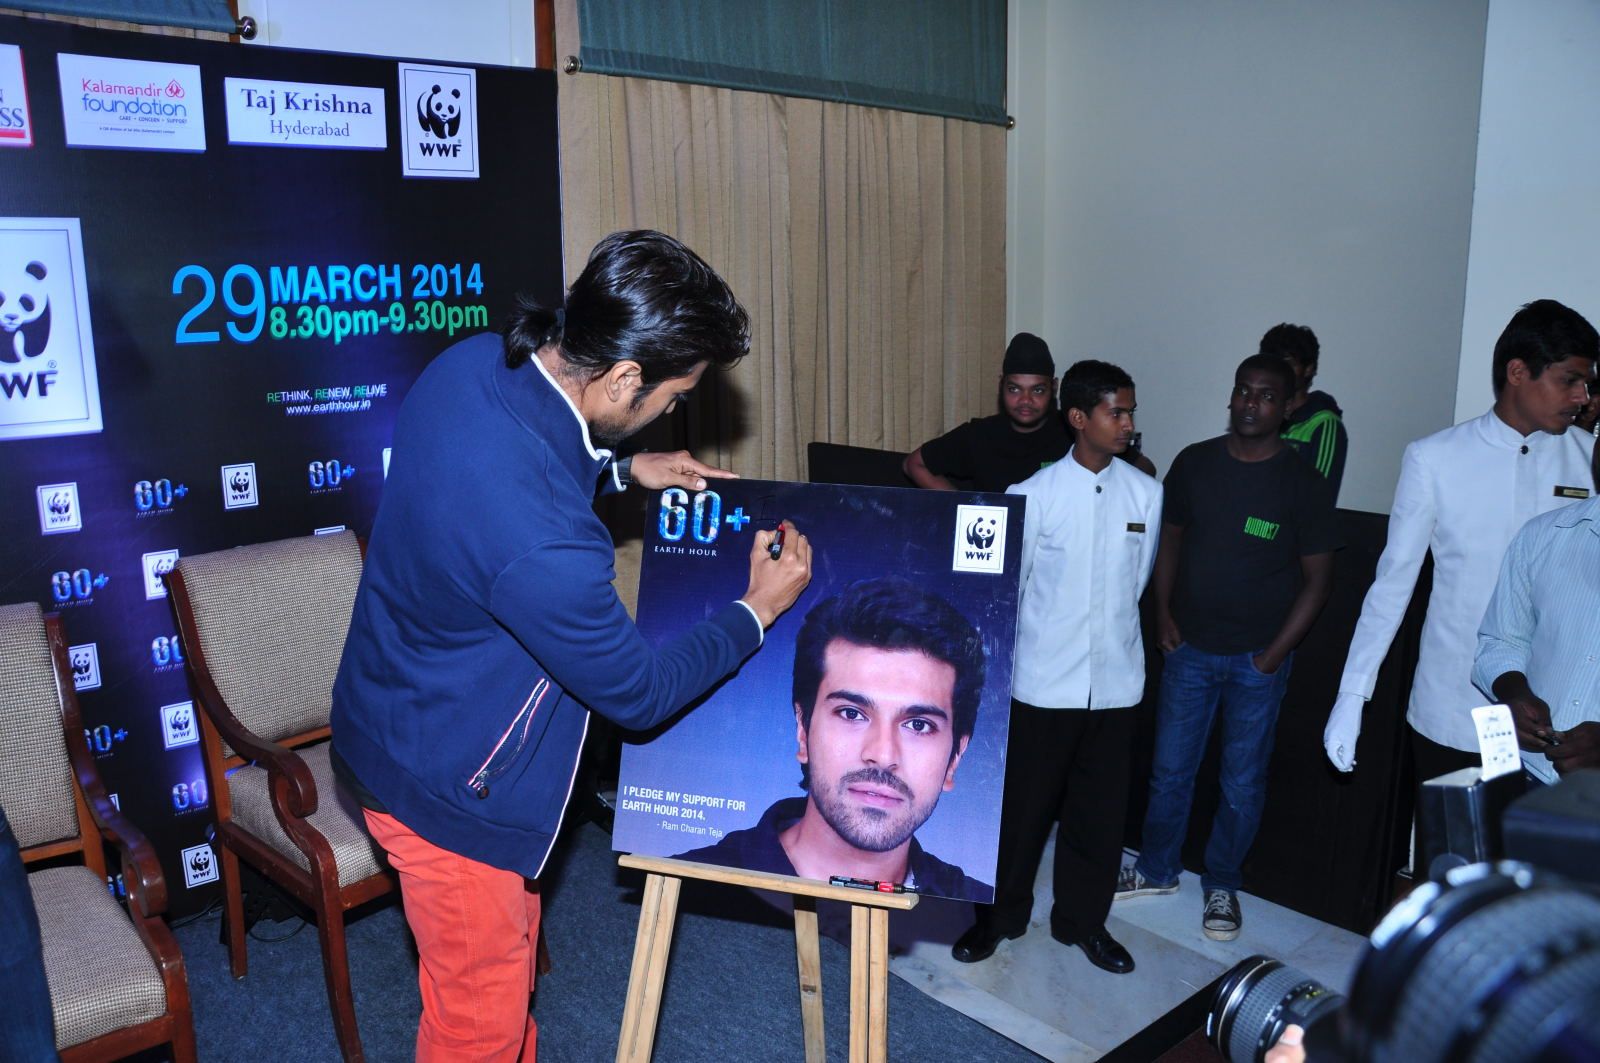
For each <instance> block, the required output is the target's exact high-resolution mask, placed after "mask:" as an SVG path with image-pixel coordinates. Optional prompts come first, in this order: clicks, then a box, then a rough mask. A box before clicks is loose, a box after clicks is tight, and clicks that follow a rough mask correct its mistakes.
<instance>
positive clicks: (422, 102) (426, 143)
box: [400, 63, 478, 179]
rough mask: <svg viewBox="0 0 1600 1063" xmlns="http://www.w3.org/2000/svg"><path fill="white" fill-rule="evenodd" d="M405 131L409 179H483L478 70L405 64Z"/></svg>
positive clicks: (404, 166)
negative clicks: (479, 176) (481, 174)
mask: <svg viewBox="0 0 1600 1063" xmlns="http://www.w3.org/2000/svg"><path fill="white" fill-rule="evenodd" d="M400 107H401V117H400V129H401V131H402V133H401V138H400V139H401V142H402V143H403V144H404V146H405V152H404V154H403V155H402V161H401V167H400V172H401V173H403V174H404V175H405V176H407V177H464V178H473V179H476V178H477V176H478V72H477V71H476V70H470V69H463V68H461V67H452V66H423V65H421V64H418V63H401V64H400Z"/></svg>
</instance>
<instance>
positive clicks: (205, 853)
mask: <svg viewBox="0 0 1600 1063" xmlns="http://www.w3.org/2000/svg"><path fill="white" fill-rule="evenodd" d="M178 855H179V858H180V859H181V860H182V861H183V885H184V888H185V889H191V890H192V889H194V888H195V887H196V886H202V885H204V884H205V883H207V882H215V881H217V854H216V853H214V852H212V850H211V846H210V845H208V844H207V843H205V842H201V843H200V844H199V845H191V846H190V847H189V848H187V849H183V850H180V852H179V854H178Z"/></svg>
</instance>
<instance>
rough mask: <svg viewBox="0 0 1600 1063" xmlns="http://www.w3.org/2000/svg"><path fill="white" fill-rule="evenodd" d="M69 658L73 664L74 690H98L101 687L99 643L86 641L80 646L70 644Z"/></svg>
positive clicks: (68, 648)
mask: <svg viewBox="0 0 1600 1063" xmlns="http://www.w3.org/2000/svg"><path fill="white" fill-rule="evenodd" d="M67 660H68V661H69V662H70V663H71V664H72V688H73V689H74V690H98V689H99V688H100V644H99V643H96V642H85V643H83V644H82V645H80V646H68V647H67Z"/></svg>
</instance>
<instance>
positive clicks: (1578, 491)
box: [1556, 484, 1589, 498]
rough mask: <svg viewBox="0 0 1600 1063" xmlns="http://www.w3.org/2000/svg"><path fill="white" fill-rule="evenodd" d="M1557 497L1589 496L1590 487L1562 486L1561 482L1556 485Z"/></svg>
mask: <svg viewBox="0 0 1600 1063" xmlns="http://www.w3.org/2000/svg"><path fill="white" fill-rule="evenodd" d="M1556 497H1557V498H1588V497H1589V489H1588V488H1587V487H1562V486H1561V485H1560V484H1557V485H1556Z"/></svg>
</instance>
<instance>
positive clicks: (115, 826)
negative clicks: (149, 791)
mask: <svg viewBox="0 0 1600 1063" xmlns="http://www.w3.org/2000/svg"><path fill="white" fill-rule="evenodd" d="M67 674H68V675H71V672H68V673H67ZM66 740H67V759H68V760H69V761H71V762H72V772H73V775H74V776H76V778H77V780H78V788H79V789H80V790H82V791H83V800H84V804H86V805H87V806H88V808H89V816H90V818H91V819H93V820H94V825H95V826H96V827H98V828H99V829H100V834H101V836H102V837H104V838H105V839H106V841H109V842H110V843H111V844H112V845H115V846H116V847H117V853H118V854H119V855H120V856H121V857H122V881H123V884H124V885H126V886H127V889H128V903H129V904H131V905H133V906H134V907H135V908H136V909H137V911H138V912H139V914H140V915H143V916H145V917H146V918H153V917H156V916H159V915H162V914H163V913H165V912H166V910H167V880H166V877H165V876H164V875H162V873H161V861H160V859H158V858H157V857H156V850H155V846H153V845H151V844H150V839H149V838H146V837H145V836H144V832H143V831H141V830H140V829H139V828H138V827H136V826H134V825H133V821H132V820H130V819H129V818H128V817H127V816H125V815H123V814H122V810H121V809H119V808H118V807H117V806H116V805H114V804H112V803H111V798H110V797H109V796H107V794H106V787H105V783H103V782H102V781H101V780H100V772H99V769H98V768H96V767H95V763H94V756H93V754H91V753H90V752H89V744H88V742H87V741H85V740H84V737H83V728H82V727H78V726H75V725H74V726H68V727H67V729H66Z"/></svg>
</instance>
